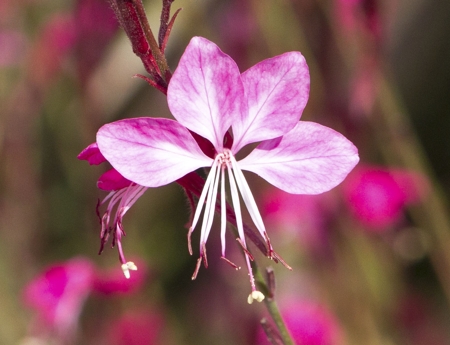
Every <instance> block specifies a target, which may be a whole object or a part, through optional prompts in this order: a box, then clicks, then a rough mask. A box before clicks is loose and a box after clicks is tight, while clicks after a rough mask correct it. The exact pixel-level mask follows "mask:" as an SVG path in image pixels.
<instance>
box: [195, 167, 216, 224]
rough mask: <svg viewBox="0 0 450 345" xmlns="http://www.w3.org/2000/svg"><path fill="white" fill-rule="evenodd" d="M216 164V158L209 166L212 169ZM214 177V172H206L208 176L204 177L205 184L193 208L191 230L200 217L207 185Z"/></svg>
mask: <svg viewBox="0 0 450 345" xmlns="http://www.w3.org/2000/svg"><path fill="white" fill-rule="evenodd" d="M216 166H217V160H214V163H213V165H212V167H211V169H214V167H216ZM213 177H214V174H211V172H210V173H209V174H208V177H207V178H206V181H205V185H204V186H203V190H202V193H201V194H200V199H198V203H197V208H196V209H195V214H194V219H193V220H192V225H191V230H190V231H191V232H192V231H194V229H195V226H196V225H197V222H198V219H199V218H200V213H201V212H202V209H203V204H204V203H205V198H206V195H207V194H208V190H209V185H210V184H211V181H212V179H213Z"/></svg>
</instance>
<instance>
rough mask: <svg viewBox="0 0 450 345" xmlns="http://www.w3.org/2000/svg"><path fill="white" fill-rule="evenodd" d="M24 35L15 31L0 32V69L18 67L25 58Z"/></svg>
mask: <svg viewBox="0 0 450 345" xmlns="http://www.w3.org/2000/svg"><path fill="white" fill-rule="evenodd" d="M25 40H26V39H25V35H24V34H23V33H21V32H20V31H15V30H0V67H12V66H16V65H18V64H19V63H20V62H21V60H22V59H23V57H24V56H25V49H26V47H25V43H26V42H25Z"/></svg>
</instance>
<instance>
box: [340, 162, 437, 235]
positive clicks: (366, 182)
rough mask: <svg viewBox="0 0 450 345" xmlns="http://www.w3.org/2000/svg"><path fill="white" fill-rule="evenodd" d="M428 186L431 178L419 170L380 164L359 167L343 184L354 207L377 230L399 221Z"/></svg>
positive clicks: (365, 222) (349, 203) (350, 205)
mask: <svg viewBox="0 0 450 345" xmlns="http://www.w3.org/2000/svg"><path fill="white" fill-rule="evenodd" d="M428 190H429V184H428V181H427V180H426V178H425V177H424V176H422V175H420V174H418V173H416V172H413V171H408V170H402V169H387V168H383V167H376V166H364V167H359V168H357V169H355V170H354V171H353V172H352V173H351V174H350V175H349V176H348V179H347V180H346V181H345V183H344V184H343V192H344V197H345V200H346V201H347V203H348V206H349V209H350V211H351V212H352V213H353V215H354V216H355V218H356V219H358V220H359V221H360V222H361V223H362V224H363V225H365V226H367V227H368V229H369V230H371V231H375V232H382V231H385V230H386V229H388V228H389V227H391V226H393V225H395V224H396V223H397V222H398V220H399V219H400V218H401V215H402V212H403V209H404V208H405V207H406V206H407V205H410V204H414V203H417V202H419V201H421V200H423V199H424V197H425V196H426V194H427V192H428Z"/></svg>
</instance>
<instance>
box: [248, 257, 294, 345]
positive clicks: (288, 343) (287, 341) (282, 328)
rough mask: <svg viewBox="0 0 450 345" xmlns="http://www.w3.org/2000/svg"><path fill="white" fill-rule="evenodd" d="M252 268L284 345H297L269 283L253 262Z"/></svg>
mask: <svg viewBox="0 0 450 345" xmlns="http://www.w3.org/2000/svg"><path fill="white" fill-rule="evenodd" d="M252 266H253V271H254V274H255V278H256V282H257V284H258V286H259V288H260V289H261V290H262V293H263V294H264V295H265V296H266V298H265V299H264V304H265V305H266V308H267V311H268V312H269V314H270V316H271V317H272V320H273V322H274V323H275V325H276V326H277V328H278V331H279V332H280V336H281V339H282V341H283V344H284V345H295V343H294V341H293V340H292V337H291V334H290V333H289V330H288V329H287V327H286V324H285V323H284V320H283V318H282V316H281V313H280V309H279V308H278V304H277V302H276V301H275V298H274V296H272V293H271V291H269V288H268V286H267V283H266V281H265V280H264V277H263V275H262V273H261V271H260V269H259V268H258V265H257V264H256V262H255V261H253V263H252Z"/></svg>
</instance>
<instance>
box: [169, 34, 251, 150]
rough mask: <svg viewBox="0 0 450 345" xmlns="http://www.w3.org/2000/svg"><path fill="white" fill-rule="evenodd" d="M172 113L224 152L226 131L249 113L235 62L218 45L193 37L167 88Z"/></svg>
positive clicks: (183, 123)
mask: <svg viewBox="0 0 450 345" xmlns="http://www.w3.org/2000/svg"><path fill="white" fill-rule="evenodd" d="M167 102H168V104H169V108H170V111H171V112H172V114H173V116H174V117H175V118H176V119H177V120H178V121H179V122H180V123H181V124H182V125H183V126H186V127H187V128H189V129H190V130H191V131H193V132H195V133H197V134H200V135H201V136H203V137H205V138H206V139H208V140H209V141H211V143H212V144H213V145H214V147H215V148H216V149H217V150H218V151H221V149H222V146H223V138H224V135H225V133H226V131H227V130H228V129H229V128H230V126H231V124H232V123H233V121H234V120H235V118H236V117H238V116H240V114H241V113H242V112H247V103H246V100H245V96H244V87H243V85H242V81H241V76H240V72H239V69H238V67H237V65H236V63H235V62H234V61H233V59H232V58H230V57H229V56H228V55H226V54H225V53H223V52H222V51H221V50H220V49H219V47H217V45H215V44H214V43H212V42H210V41H208V40H207V39H205V38H201V37H194V38H193V39H192V40H191V42H190V43H189V45H188V46H187V48H186V51H185V52H184V54H183V56H182V57H181V59H180V62H179V64H178V67H177V69H176V70H175V72H174V74H173V76H172V78H171V80H170V83H169V88H168V91H167Z"/></svg>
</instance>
